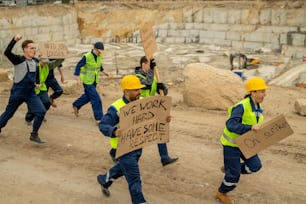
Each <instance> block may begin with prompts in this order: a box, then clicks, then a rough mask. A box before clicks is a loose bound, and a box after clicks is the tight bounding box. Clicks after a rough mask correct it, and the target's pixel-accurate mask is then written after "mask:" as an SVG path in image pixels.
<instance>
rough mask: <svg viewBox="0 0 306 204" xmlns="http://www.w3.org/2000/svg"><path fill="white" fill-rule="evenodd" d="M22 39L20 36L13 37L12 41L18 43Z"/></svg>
mask: <svg viewBox="0 0 306 204" xmlns="http://www.w3.org/2000/svg"><path fill="white" fill-rule="evenodd" d="M21 39H22V36H21V35H15V37H14V40H15V41H19V40H21Z"/></svg>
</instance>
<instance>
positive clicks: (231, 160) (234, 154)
mask: <svg viewBox="0 0 306 204" xmlns="http://www.w3.org/2000/svg"><path fill="white" fill-rule="evenodd" d="M223 156H224V170H225V176H224V179H223V181H222V183H221V185H220V187H219V192H221V193H227V192H229V191H232V190H234V189H235V188H236V186H237V184H238V182H239V179H240V174H252V173H255V172H257V171H259V169H261V161H260V159H259V157H258V155H257V154H256V155H254V156H252V157H251V158H249V159H246V158H245V157H244V156H243V154H242V152H241V151H240V149H239V148H238V147H230V146H223ZM241 159H242V161H243V162H241V161H240V160H241Z"/></svg>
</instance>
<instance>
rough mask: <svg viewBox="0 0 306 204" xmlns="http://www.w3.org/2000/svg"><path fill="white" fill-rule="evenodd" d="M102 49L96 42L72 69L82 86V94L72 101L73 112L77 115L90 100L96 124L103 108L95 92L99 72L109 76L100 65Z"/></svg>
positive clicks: (102, 46) (101, 45)
mask: <svg viewBox="0 0 306 204" xmlns="http://www.w3.org/2000/svg"><path fill="white" fill-rule="evenodd" d="M103 50H104V45H103V43H102V42H96V43H95V44H94V47H93V49H92V50H91V51H90V52H88V53H86V54H84V56H83V57H82V59H81V60H80V61H79V62H78V64H77V65H76V68H75V71H74V75H75V76H76V80H77V83H78V85H81V84H83V87H84V94H83V95H81V96H80V97H79V98H78V99H77V100H76V101H74V102H73V103H72V107H73V111H74V114H75V116H76V117H78V116H79V110H80V109H81V107H82V106H83V105H85V104H87V103H88V102H90V103H91V107H92V111H93V113H94V118H95V120H96V124H97V125H98V124H99V122H100V121H101V118H102V116H103V109H102V101H101V98H100V96H99V93H98V92H97V89H96V86H97V84H98V83H99V75H100V72H102V73H103V74H104V75H106V76H109V75H108V74H107V73H106V72H104V69H103V66H102V52H103Z"/></svg>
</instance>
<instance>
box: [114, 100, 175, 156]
mask: <svg viewBox="0 0 306 204" xmlns="http://www.w3.org/2000/svg"><path fill="white" fill-rule="evenodd" d="M170 108H171V97H169V96H151V97H147V98H144V99H141V100H137V101H134V102H131V103H129V104H127V105H126V106H124V107H123V108H121V109H120V129H121V130H122V135H121V137H119V141H118V147H117V151H116V158H118V157H120V156H121V155H124V154H126V153H128V152H131V151H133V150H136V149H140V148H143V147H145V146H148V145H151V144H159V143H166V142H169V123H168V122H166V118H167V116H170Z"/></svg>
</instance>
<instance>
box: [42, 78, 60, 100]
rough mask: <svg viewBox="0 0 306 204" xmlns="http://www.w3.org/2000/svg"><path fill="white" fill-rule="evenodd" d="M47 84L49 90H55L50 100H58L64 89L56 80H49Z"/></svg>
mask: <svg viewBox="0 0 306 204" xmlns="http://www.w3.org/2000/svg"><path fill="white" fill-rule="evenodd" d="M45 83H46V86H47V90H49V87H50V88H51V89H52V90H53V93H52V94H51V95H50V98H52V99H57V98H58V97H60V96H61V95H62V94H63V89H62V87H61V86H60V85H59V83H58V82H57V80H56V78H50V79H47V80H46V82H45Z"/></svg>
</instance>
